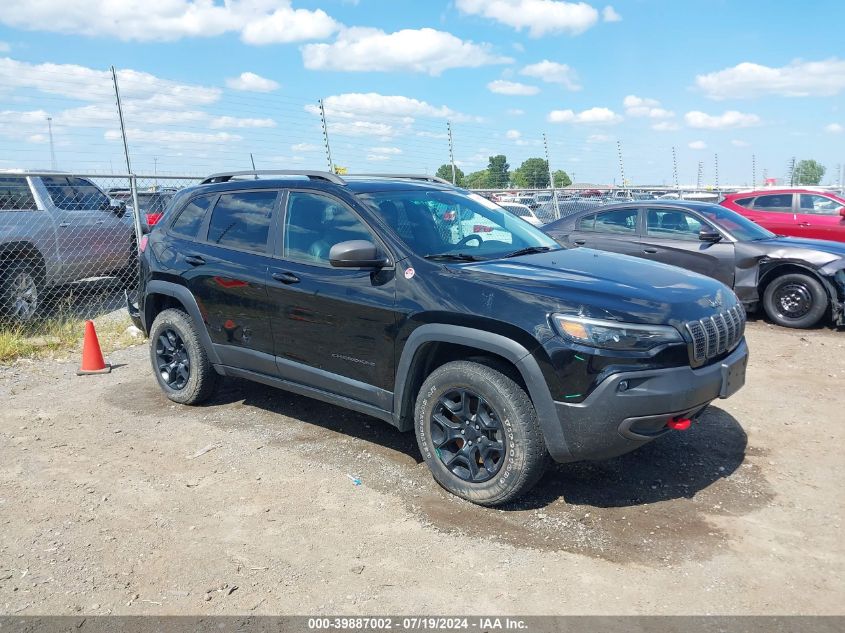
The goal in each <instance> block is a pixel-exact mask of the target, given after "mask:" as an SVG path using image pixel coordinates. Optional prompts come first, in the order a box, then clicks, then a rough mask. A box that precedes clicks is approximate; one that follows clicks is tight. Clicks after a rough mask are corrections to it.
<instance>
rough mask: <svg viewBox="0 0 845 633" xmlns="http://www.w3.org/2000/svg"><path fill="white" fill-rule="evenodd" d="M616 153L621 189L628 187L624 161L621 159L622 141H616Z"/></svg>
mask: <svg viewBox="0 0 845 633" xmlns="http://www.w3.org/2000/svg"><path fill="white" fill-rule="evenodd" d="M616 153H617V154H618V155H619V174H620V176H622V189H624V190H626V191H627V189H628V185H627V184H626V182H625V163H624V162H623V161H622V141H619V140H617V141H616Z"/></svg>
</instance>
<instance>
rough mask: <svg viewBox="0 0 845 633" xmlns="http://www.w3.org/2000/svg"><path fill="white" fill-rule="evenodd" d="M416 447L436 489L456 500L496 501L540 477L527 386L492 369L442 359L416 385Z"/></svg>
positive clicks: (542, 460)
mask: <svg viewBox="0 0 845 633" xmlns="http://www.w3.org/2000/svg"><path fill="white" fill-rule="evenodd" d="M414 414H415V415H414V429H415V432H416V436H417V444H418V445H419V448H420V452H421V453H422V456H423V459H424V460H425V462H426V464H427V465H428V467H429V469H430V470H431V473H432V475H433V477H434V479H435V481H437V483H439V484H440V485H441V486H443V488H445V489H446V490H448V491H449V492H451V493H452V494H454V495H457V496H458V497H461V498H462V499H466V500H467V501H471V502H472V503H477V504H479V505H484V506H496V505H501V504H503V503H507V502H509V501H513V500H514V499H516V498H517V497H519V496H521V495H523V494H524V493H525V492H527V491H528V490H529V489H530V488H531V487H533V486H534V485H535V484H536V483H537V481H538V480H539V479H540V477H541V476H542V474H543V470H544V469H545V465H546V463H547V461H548V452H547V450H546V444H545V441H544V440H543V434H542V431H541V430H540V425H539V422H538V420H537V413H536V412H535V410H534V405H533V404H532V403H531V399H530V398H529V397H528V394H526V393H525V390H523V389H522V387H520V386H519V385H518V384H517V383H516V382H514V380H513V379H511V378H510V377H508V376H507V375H505V373H502V372H501V371H498V369H496V368H494V367H491V366H488V365H487V364H480V363H476V362H471V361H455V362H451V363H446V364H445V365H442V366H440V367H438V368H437V369H436V370H434V371H433V372H432V373H431V375H430V376H429V377H428V378H427V379H426V381H425V382H424V383H423V385H422V387H421V388H420V391H419V394H418V396H417V403H416V407H415V411H414Z"/></svg>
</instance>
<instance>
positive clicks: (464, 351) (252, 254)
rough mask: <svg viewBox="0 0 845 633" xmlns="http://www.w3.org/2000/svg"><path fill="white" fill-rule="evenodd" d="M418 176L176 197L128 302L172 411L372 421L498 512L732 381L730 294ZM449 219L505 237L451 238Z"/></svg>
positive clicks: (227, 180)
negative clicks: (408, 438)
mask: <svg viewBox="0 0 845 633" xmlns="http://www.w3.org/2000/svg"><path fill="white" fill-rule="evenodd" d="M256 175H263V176H269V177H267V178H257V179H256V178H255V176H256ZM240 178H243V179H240ZM420 178H421V179H420V180H417V179H414V178H410V177H407V176H406V177H402V178H389V177H353V176H343V177H341V176H338V175H335V174H331V173H325V172H269V173H268V172H239V173H228V174H217V175H214V176H211V177H209V178H208V179H206V180H205V181H204V183H203V184H201V185H199V186H195V187H192V188H190V189H185V190H182V191H180V192H179V193H177V194H176V196H175V197H174V200H173V202H172V204H171V205H170V206H169V207H168V209H167V211H166V212H165V216H164V218H163V219H162V220H161V221H160V222H159V223H158V224H157V225H156V226H154V227H153V229H152V230H151V231H150V233H149V235H147V236H145V238H144V240H143V241H142V246H143V249H142V254H141V269H142V273H141V278H142V282H141V287H140V291H139V296H138V302H137V304H131V305H130V306H129V309H130V314H131V315H132V317H133V319H134V320H135V321H136V323H137V324H138V326H139V327H141V328H142V329H143V330H144V331H145V332H147V333H148V334H149V338H150V359H151V362H152V369H153V373H154V375H155V377H156V379H157V380H158V383H159V386H160V387H161V389H162V390H163V392H164V393H165V394H166V395H167V397H169V398H170V399H171V400H173V401H175V402H179V403H184V404H197V403H200V402H202V401H204V400H205V399H207V398H208V397H210V396H211V395H212V394H213V393H214V392H215V389H216V386H215V385H216V383H217V380H218V379H219V378H220V377H221V376H236V377H241V378H247V379H249V380H254V381H258V382H260V383H263V384H267V385H272V386H275V387H280V388H282V389H287V390H289V391H293V392H295V393H298V394H301V395H306V396H309V397H313V398H317V399H320V400H324V401H326V402H331V403H334V404H336V405H339V406H342V407H345V408H349V409H353V410H355V411H358V412H362V413H365V414H368V415H371V416H375V417H377V418H381V419H383V420H386V421H387V422H389V423H391V424H393V425H395V426H396V427H398V428H399V429H401V430H404V431H410V430H412V429H413V430H414V432H415V433H416V436H417V443H418V445H419V447H420V451H421V453H422V456H423V459H424V460H425V462H426V464H427V465H428V467H429V468H430V469H431V472H432V474H433V476H434V478H435V479H436V481H437V482H438V483H439V484H440V485H442V486H443V487H444V488H446V489H447V490H449V491H451V492H452V493H454V494H456V495H458V496H460V497H463V498H464V499H468V500H470V501H472V502H474V503H479V504H482V505H498V504H502V503H505V502H507V501H511V500H513V499H516V498H517V497H518V496H520V495H521V494H523V493H525V492H526V491H527V490H528V489H530V488H531V487H532V486H533V485H534V484H535V483H536V482H537V481H538V479H539V478H540V476H541V474H542V472H543V467H544V464H545V463H546V461H547V458H548V456H551V457H552V458H554V459H555V460H557V461H559V462H570V461H576V460H584V459H600V458H606V457H611V456H615V455H620V454H622V453H626V452H628V451H631V450H633V449H635V448H637V447H639V446H642V445H643V444H645V443H647V442H649V441H651V440H653V439H654V438H656V437H659V436H661V435H663V434H666V433H671V432H673V431H674V430H678V429H684V428H687V427H688V426H689V425H690V424H691V420H694V419H695V418H696V417H697V416H698V415H699V414H700V413H701V412H702V411H703V410H704V409H705V408H706V407H707V405H708V404H709V403H710V402H711V401H712V400H714V399H716V398H725V397H728V396H730V395H731V394H733V393H734V392H735V391H737V390H738V389H739V388H740V387H741V386H742V385H743V382H744V376H745V367H746V362H747V358H748V348H747V346H746V344H745V341H744V336H743V333H744V326H745V321H744V311H743V310H742V306H741V305H740V303H739V302H738V301H737V298H736V296H735V295H734V293H733V292H732V291H731V290H730V289H729V288H727V287H726V286H725V285H724V284H722V283H720V282H718V281H716V280H713V279H710V278H708V277H705V276H702V275H698V274H695V273H690V272H686V271H683V270H681V269H679V268H674V267H668V266H663V265H660V264H654V263H650V262H644V261H641V260H638V259H635V258H630V257H623V256H619V255H615V254H611V253H601V254H600V253H595V252H592V251H587V250H583V249H572V250H566V249H562V248H560V247H559V246H558V245H557V244H556V243H555V242H554V240H552V239H551V238H550V237H548V236H546V235H545V234H544V233H543V232H541V231H539V230H538V229H536V228H534V227H533V226H531V225H530V224H528V223H526V222H523V221H522V220H520V219H518V218H515V217H513V216H512V215H511V214H509V213H507V212H505V211H504V210H503V209H501V207H499V206H497V205H496V204H494V203H492V202H489V201H487V200H485V199H484V198H482V197H480V196H478V195H475V194H472V193H470V192H468V191H465V190H461V189H457V188H455V187H453V186H452V185H449V184H440V183H437V182H430V177H420ZM422 178H427V179H428V180H429V181H426V180H423V179H422ZM444 207H446V208H449V209H451V210H453V211H454V212H455V214H456V216H457V217H460V216H462V215H467V214H472V215H475V216H477V217H478V218H479V219H484V221H485V222H490V223H493V224H495V225H496V226H497V233H498V234H503V235H505V236H506V238H497V239H490V238H489V233H487V232H482V233H472V234H469V235H464V236H463V237H460V238H459V237H458V234H456V233H454V232H453V231H451V230H450V229H446V230H444V228H445V227H444V226H443V225H442V224H441V219H440V217H439V216H438V214H439V213H442V211H441V210H442V208H444ZM452 222H454V219H453V220H452ZM479 224H481V222H479ZM711 324H716V328H717V329H715V330H714V329H711Z"/></svg>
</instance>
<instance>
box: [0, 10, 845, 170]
mask: <svg viewBox="0 0 845 633" xmlns="http://www.w3.org/2000/svg"><path fill="white" fill-rule="evenodd" d="M809 7H810V5H801V4H799V3H785V2H778V3H772V2H762V1H754V0H745V1H741V2H740V1H728V0H722V1H718V0H711V1H709V2H694V1H686V0H685V1H683V2H679V1H677V0H676V1H669V0H627V1H626V0H613V2H612V4H606V3H595V2H593V3H586V2H577V3H576V2H563V1H558V0H454V1H451V2H447V1H443V2H440V1H436V0H430V1H426V2H422V1H414V2H411V1H401V0H394V1H390V0H358V1H357V2H353V1H350V0H323V1H321V2H318V1H311V0H294V1H293V2H290V1H288V0H231V1H229V2H226V3H224V2H222V1H218V2H212V0H205V1H195V0H159V1H154V0H146V1H143V0H72V1H70V2H68V0H63V1H59V0H38V1H33V0H8V2H7V4H6V6H4V9H3V11H2V12H0V80H2V81H0V147H2V150H3V151H0V166H2V167H18V166H24V167H49V166H50V151H49V143H48V142H47V127H46V118H47V116H50V117H52V120H53V130H54V137H55V146H56V155H57V163H58V166H59V167H60V168H62V169H69V170H75V171H78V172H81V171H110V170H114V171H123V170H125V167H124V164H123V159H122V153H121V150H122V146H121V144H120V139H119V132H118V131H119V126H118V124H117V116H116V112H115V109H114V107H113V101H114V99H113V95H112V93H111V84H110V81H111V80H110V76H109V74H108V72H107V71H108V69H109V67H110V66H111V65H114V66H115V67H116V68H117V69H118V71H119V75H118V76H119V80H120V83H121V88H122V91H123V93H124V100H125V101H126V110H127V111H126V120H127V127H128V128H129V130H130V134H129V144H130V150H131V152H132V157H133V161H134V167H135V170H136V171H141V172H144V171H146V172H149V171H152V170H153V169H157V170H158V171H159V172H160V173H163V172H170V173H190V174H202V173H207V172H210V171H215V170H219V169H229V168H235V167H247V166H248V161H249V153H250V152H252V153H253V154H254V156H255V160H256V163H257V164H258V166H259V167H267V168H270V167H272V168H288V167H289V168H299V167H301V168H305V167H309V168H320V169H323V168H325V167H326V158H325V152H324V148H323V139H322V132H321V128H320V124H319V117H318V115H317V114H316V110H315V105H316V102H317V99H319V98H323V99H324V100H325V104H326V109H327V116H328V120H329V139H330V146H331V150H332V154H333V156H332V157H333V159H334V162H335V163H336V164H339V165H343V166H345V167H349V168H350V169H352V170H355V171H385V170H390V171H408V170H412V171H428V172H433V171H434V170H436V169H437V167H438V166H439V165H440V164H442V163H445V162H447V161H448V144H447V141H446V138H445V133H446V123H447V121H450V122H451V125H452V129H453V135H454V146H455V158H456V161H457V162H458V164H459V165H460V166H461V167H462V168H463V169H464V170H465V171H473V170H476V169H480V168H483V167H484V166H485V165H486V162H487V156H488V155H490V154H494V153H504V154H506V155H507V157H508V159H509V162H510V164H511V166H512V167H516V166H518V165H519V163H520V162H521V161H522V160H524V159H525V158H528V157H530V156H542V155H543V145H542V135H543V133H545V134H546V135H547V138H548V143H549V152H550V157H551V163H552V167H553V168H555V169H565V170H567V171H568V172H569V173H570V174H572V173H573V172H574V174H575V179H576V180H578V181H590V182H597V183H611V182H614V181H615V182H619V181H620V179H621V176H620V164H619V158H618V153H617V141H618V142H619V143H621V148H622V155H623V165H624V170H625V176H626V178H627V179H629V180H631V181H633V182H636V183H653V184H661V183H666V184H671V183H672V180H673V168H672V147H675V148H676V153H677V158H678V171H679V179H680V181H681V182H682V183H693V182H695V180H696V172H697V170H698V164H699V162H702V163H703V172H704V178H703V181H704V183H705V184H714V183H715V178H716V173H715V163H716V154H718V170H719V171H718V177H719V182H720V183H721V184H725V183H733V184H747V183H749V182H750V180H751V176H752V155H753V156H754V157H755V159H756V176H757V179H758V181H759V180H761V179H762V177H763V173H764V170H765V171H766V173H767V175H769V176H777V177H782V176H784V175H785V173H786V171H787V168H788V164H789V161H790V159H791V157H792V156H796V157H797V158H798V159H801V158H815V159H817V160H819V161H820V162H822V163H823V164H824V165H826V166H827V168H828V173H827V175H826V177H825V181H826V182H835V181H836V178H837V177H836V168H837V165H839V164H845V143H844V142H843V141H845V54H844V53H845V45H843V43H842V42H843V30H842V25H843V24H845V3H843V2H841V1H834V0H816V1H815V2H813V3H811V7H812V8H809Z"/></svg>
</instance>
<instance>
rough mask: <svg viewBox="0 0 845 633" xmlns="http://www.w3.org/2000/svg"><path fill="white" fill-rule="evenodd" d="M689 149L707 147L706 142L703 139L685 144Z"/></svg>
mask: <svg viewBox="0 0 845 633" xmlns="http://www.w3.org/2000/svg"><path fill="white" fill-rule="evenodd" d="M687 147H689V148H690V149H707V143H705V142H704V141H693V142H692V143H690V144H689V145H687Z"/></svg>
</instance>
